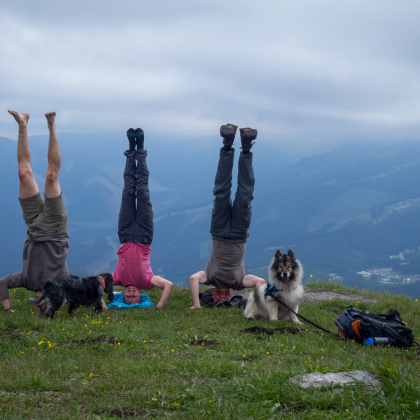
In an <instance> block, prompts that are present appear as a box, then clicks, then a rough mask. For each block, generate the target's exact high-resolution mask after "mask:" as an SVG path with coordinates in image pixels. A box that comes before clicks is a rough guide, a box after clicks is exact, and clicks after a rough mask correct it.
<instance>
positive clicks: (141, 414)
mask: <svg viewBox="0 0 420 420" xmlns="http://www.w3.org/2000/svg"><path fill="white" fill-rule="evenodd" d="M94 413H95V414H99V415H101V414H106V415H107V417H117V418H121V419H124V418H127V417H131V418H135V419H144V418H146V417H147V413H146V412H145V411H141V410H138V409H137V408H127V407H122V408H116V409H115V410H109V411H108V410H98V411H94Z"/></svg>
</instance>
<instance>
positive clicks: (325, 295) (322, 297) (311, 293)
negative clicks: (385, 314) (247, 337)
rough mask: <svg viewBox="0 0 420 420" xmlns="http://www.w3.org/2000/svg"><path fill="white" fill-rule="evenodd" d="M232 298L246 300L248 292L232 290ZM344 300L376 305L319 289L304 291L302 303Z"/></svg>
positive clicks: (356, 296)
mask: <svg viewBox="0 0 420 420" xmlns="http://www.w3.org/2000/svg"><path fill="white" fill-rule="evenodd" d="M231 293H232V294H233V295H234V296H238V295H239V296H242V297H243V298H244V299H248V296H249V293H250V291H249V290H232V292H231ZM334 299H339V300H346V301H350V302H357V301H359V302H362V303H378V301H377V300H375V299H370V298H367V297H364V296H361V295H354V294H352V293H340V292H331V291H329V290H320V289H309V290H305V294H304V295H303V299H302V302H316V301H328V300H334Z"/></svg>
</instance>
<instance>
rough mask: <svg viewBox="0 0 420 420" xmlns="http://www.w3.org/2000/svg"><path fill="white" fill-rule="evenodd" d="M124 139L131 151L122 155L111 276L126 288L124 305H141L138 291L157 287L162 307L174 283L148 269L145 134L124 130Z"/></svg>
mask: <svg viewBox="0 0 420 420" xmlns="http://www.w3.org/2000/svg"><path fill="white" fill-rule="evenodd" d="M127 137H128V140H129V143H130V148H129V150H126V151H125V152H124V155H125V156H126V164H125V170H124V189H123V192H122V199H121V208H120V215H119V220H118V236H119V239H120V243H121V247H120V248H119V249H118V251H117V254H118V262H117V267H116V268H115V271H114V272H113V273H112V275H113V277H114V286H124V287H125V292H124V302H125V303H126V304H127V305H131V304H133V303H140V302H141V300H142V297H141V289H143V290H148V289H153V288H154V287H159V288H161V289H163V292H162V296H161V298H160V300H159V303H158V304H157V307H158V308H161V307H162V306H164V305H165V303H166V301H167V300H168V298H169V295H170V294H171V291H172V288H173V284H172V282H170V281H168V280H165V279H163V278H162V277H159V276H155V275H153V272H152V269H151V267H150V245H151V244H152V240H153V208H152V203H151V201H150V193H149V170H148V168H147V163H146V157H147V151H146V150H144V132H143V130H142V129H141V128H137V129H136V130H133V129H132V128H130V129H129V130H128V131H127ZM136 146H137V150H136ZM136 162H137V166H136ZM136 198H137V207H136Z"/></svg>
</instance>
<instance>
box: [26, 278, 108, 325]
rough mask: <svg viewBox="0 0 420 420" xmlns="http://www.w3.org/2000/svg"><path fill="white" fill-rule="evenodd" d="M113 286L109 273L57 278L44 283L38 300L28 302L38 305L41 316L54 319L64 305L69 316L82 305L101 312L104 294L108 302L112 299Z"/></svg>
mask: <svg viewBox="0 0 420 420" xmlns="http://www.w3.org/2000/svg"><path fill="white" fill-rule="evenodd" d="M113 285H114V278H113V277H112V274H109V273H104V274H99V275H97V276H91V277H77V276H71V275H67V276H57V277H54V278H53V279H51V280H49V281H48V282H47V283H46V285H45V286H44V288H43V289H42V293H41V295H40V296H39V297H38V298H36V299H32V298H31V299H29V302H32V303H36V304H39V308H40V310H41V315H42V316H44V315H45V316H46V317H47V318H48V317H51V318H54V314H55V313H56V311H58V310H59V309H60V308H62V307H63V306H64V305H65V304H66V303H68V304H69V309H68V313H69V315H73V314H74V313H75V311H76V309H77V308H78V307H79V306H82V305H83V306H91V305H94V309H95V311H101V310H102V297H103V295H104V293H106V294H107V295H108V300H109V301H110V302H112V301H113V299H114V291H113Z"/></svg>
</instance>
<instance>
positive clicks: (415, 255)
mask: <svg viewBox="0 0 420 420" xmlns="http://www.w3.org/2000/svg"><path fill="white" fill-rule="evenodd" d="M388 257H389V260H390V261H389V262H390V265H392V266H393V267H389V268H371V269H369V270H364V271H359V272H358V273H357V274H360V275H362V276H363V277H364V278H365V279H367V280H377V281H379V282H380V283H388V284H409V283H415V282H417V281H420V270H419V271H418V272H417V274H403V273H402V272H404V271H409V269H410V266H411V265H414V264H413V263H415V266H417V265H418V264H419V263H420V247H418V248H417V249H404V250H403V251H401V252H400V253H399V254H396V255H389V256H388Z"/></svg>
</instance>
